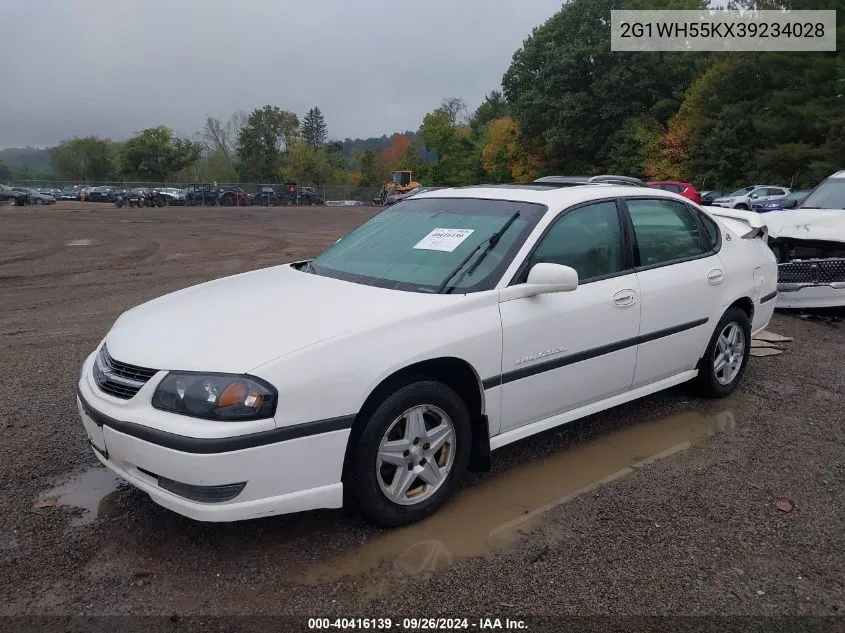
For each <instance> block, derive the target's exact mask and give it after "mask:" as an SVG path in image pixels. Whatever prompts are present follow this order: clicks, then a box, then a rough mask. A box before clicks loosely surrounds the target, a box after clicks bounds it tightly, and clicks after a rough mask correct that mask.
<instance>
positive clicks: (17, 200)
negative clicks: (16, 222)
mask: <svg viewBox="0 0 845 633" xmlns="http://www.w3.org/2000/svg"><path fill="white" fill-rule="evenodd" d="M29 201H30V195H29V192H27V191H16V190H15V189H12V188H11V187H10V186H9V185H0V203H5V204H11V205H12V206H13V207H19V206H23V205H25V204H29Z"/></svg>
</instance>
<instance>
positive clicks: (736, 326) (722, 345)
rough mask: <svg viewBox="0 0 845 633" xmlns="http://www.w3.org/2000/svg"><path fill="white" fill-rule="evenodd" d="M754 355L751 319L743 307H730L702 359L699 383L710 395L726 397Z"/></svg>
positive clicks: (697, 383) (699, 386) (704, 392)
mask: <svg viewBox="0 0 845 633" xmlns="http://www.w3.org/2000/svg"><path fill="white" fill-rule="evenodd" d="M750 356H751V321H749V319H748V315H747V314H746V313H745V311H744V310H742V309H740V308H736V307H733V308H728V310H727V312H725V314H724V315H722V318H721V319H720V320H719V323H718V325H716V329H715V331H714V332H713V336H712V337H711V338H710V343H708V345H707V350H706V351H705V352H704V356H703V357H702V359H701V361H700V362H699V368H698V376H697V377H696V387H697V388H698V392H699V393H700V394H701V395H702V396H705V397H707V398H725V397H727V396H729V395H731V393H733V391H734V389H736V387H737V385H738V384H739V382H740V381H741V380H742V376H743V375H744V374H745V370H746V368H747V367H748V359H749V357H750Z"/></svg>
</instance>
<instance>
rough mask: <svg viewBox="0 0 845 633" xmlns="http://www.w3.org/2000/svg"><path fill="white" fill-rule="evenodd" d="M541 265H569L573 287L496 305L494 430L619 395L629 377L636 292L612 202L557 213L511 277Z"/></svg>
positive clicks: (637, 305) (637, 310)
mask: <svg viewBox="0 0 845 633" xmlns="http://www.w3.org/2000/svg"><path fill="white" fill-rule="evenodd" d="M542 262H549V263H555V264H563V265H566V266H571V267H572V268H574V269H575V270H576V271H577V272H578V277H579V285H578V288H576V289H575V290H573V291H571V292H560V293H553V294H543V295H539V296H536V297H527V298H523V299H517V300H513V301H506V302H503V303H501V304H499V310H500V313H501V317H502V349H503V357H502V425H501V430H502V431H507V430H510V429H513V428H516V427H519V426H522V425H525V424H530V423H532V422H536V421H539V420H543V419H545V418H548V417H550V416H553V415H555V414H558V413H563V412H565V411H568V410H570V409H574V408H576V407H579V406H582V405H585V404H588V403H590V402H595V401H597V400H601V399H603V398H607V397H610V396H612V395H615V394H618V393H621V392H624V391H626V390H627V389H628V388H629V387H630V386H631V381H632V379H633V375H634V367H635V364H636V338H637V333H638V330H639V323H640V303H639V295H640V290H639V284H638V282H637V276H636V273H635V272H634V271H633V269H632V267H631V266H630V265H629V264H630V262H629V261H628V258H627V257H626V256H625V249H624V247H623V239H622V231H621V228H620V215H619V213H618V210H617V205H616V202H615V201H613V200H609V201H603V202H594V203H590V204H587V205H583V206H577V207H574V208H572V209H569V210H566V211H564V212H563V213H562V214H561V215H560V217H558V218H557V219H556V220H555V222H553V223H552V225H551V226H550V228H549V229H548V231H547V232H546V234H545V235H544V236H543V237H542V238H541V240H540V241H539V243H538V245H537V247H536V248H535V249H534V251H533V253H532V254H531V255H530V256H529V257H528V259H527V261H526V264H525V265H524V266H523V267H522V268H521V269H520V272H519V273H518V274H517V277H516V279H515V281H516V282H518V283H524V281H525V279H526V278H527V275H528V271H529V270H530V268H531V266H533V265H534V264H537V263H542Z"/></svg>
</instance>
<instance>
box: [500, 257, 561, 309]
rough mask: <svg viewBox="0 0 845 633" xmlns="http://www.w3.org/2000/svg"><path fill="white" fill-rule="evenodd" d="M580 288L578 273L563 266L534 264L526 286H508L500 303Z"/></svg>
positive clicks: (502, 292)
mask: <svg viewBox="0 0 845 633" xmlns="http://www.w3.org/2000/svg"><path fill="white" fill-rule="evenodd" d="M577 287H578V272H577V271H576V270H575V269H574V268H571V267H569V266H563V265H561V264H534V266H532V267H531V270H530V271H529V272H528V280H527V281H526V282H525V283H524V284H517V285H516V286H508V287H507V288H502V290H500V291H499V302H500V303H501V302H504V301H513V300H514V299H523V298H525V297H534V296H536V295H542V294H549V293H553V292H571V291H572V290H575V289H576V288H577Z"/></svg>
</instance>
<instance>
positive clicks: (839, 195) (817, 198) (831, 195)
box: [800, 178, 845, 209]
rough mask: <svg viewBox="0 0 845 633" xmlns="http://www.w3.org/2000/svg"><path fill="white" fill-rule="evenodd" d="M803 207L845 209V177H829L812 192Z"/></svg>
mask: <svg viewBox="0 0 845 633" xmlns="http://www.w3.org/2000/svg"><path fill="white" fill-rule="evenodd" d="M800 208H801V209H845V178H828V179H827V180H825V181H824V182H823V183H822V184H820V185H819V186H818V187H816V189H815V190H814V191H813V192H812V193H810V195H808V196H807V197H806V198H804V202H802V203H801V205H800Z"/></svg>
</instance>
